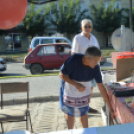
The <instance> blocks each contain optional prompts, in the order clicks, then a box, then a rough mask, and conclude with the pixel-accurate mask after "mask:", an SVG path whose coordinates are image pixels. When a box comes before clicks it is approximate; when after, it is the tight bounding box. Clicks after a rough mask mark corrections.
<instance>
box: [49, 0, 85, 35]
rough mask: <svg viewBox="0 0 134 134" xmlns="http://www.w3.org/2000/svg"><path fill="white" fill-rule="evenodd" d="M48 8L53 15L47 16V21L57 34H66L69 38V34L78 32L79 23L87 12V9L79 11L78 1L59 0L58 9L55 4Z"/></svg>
mask: <svg viewBox="0 0 134 134" xmlns="http://www.w3.org/2000/svg"><path fill="white" fill-rule="evenodd" d="M64 2H65V3H64ZM64 4H65V5H66V6H64ZM50 7H51V12H53V13H54V14H53V15H51V16H49V21H50V23H51V24H53V25H54V26H55V27H56V29H57V32H59V33H66V34H67V37H68V38H70V36H71V34H76V33H78V32H79V31H80V22H81V20H82V19H83V18H85V17H86V15H85V13H87V12H88V10H87V9H85V10H81V7H80V0H76V1H74V0H65V1H64V0H59V3H58V9H57V5H56V3H55V2H52V3H51V4H50Z"/></svg>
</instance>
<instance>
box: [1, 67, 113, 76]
mask: <svg viewBox="0 0 134 134" xmlns="http://www.w3.org/2000/svg"><path fill="white" fill-rule="evenodd" d="M101 70H102V71H106V70H113V68H111V69H101ZM57 75H59V72H54V73H47V74H45V73H44V74H38V75H25V76H3V77H0V79H11V78H26V77H43V76H57Z"/></svg>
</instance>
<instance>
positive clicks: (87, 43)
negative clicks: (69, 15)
mask: <svg viewBox="0 0 134 134" xmlns="http://www.w3.org/2000/svg"><path fill="white" fill-rule="evenodd" d="M91 46H96V47H97V48H99V49H100V47H99V43H98V41H97V39H96V38H95V36H94V35H93V34H91V33H90V40H89V39H88V38H87V37H86V36H85V35H84V34H83V32H81V33H80V34H77V35H76V36H75V37H74V40H73V44H72V50H71V51H72V52H74V53H81V54H84V53H85V51H86V50H87V48H88V47H91Z"/></svg>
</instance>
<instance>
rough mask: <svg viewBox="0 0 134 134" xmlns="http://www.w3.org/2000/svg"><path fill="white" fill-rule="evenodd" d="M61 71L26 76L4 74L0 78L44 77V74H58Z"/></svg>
mask: <svg viewBox="0 0 134 134" xmlns="http://www.w3.org/2000/svg"><path fill="white" fill-rule="evenodd" d="M57 75H59V72H54V73H47V74H38V75H26V76H3V77H0V79H10V78H26V77H43V76H57Z"/></svg>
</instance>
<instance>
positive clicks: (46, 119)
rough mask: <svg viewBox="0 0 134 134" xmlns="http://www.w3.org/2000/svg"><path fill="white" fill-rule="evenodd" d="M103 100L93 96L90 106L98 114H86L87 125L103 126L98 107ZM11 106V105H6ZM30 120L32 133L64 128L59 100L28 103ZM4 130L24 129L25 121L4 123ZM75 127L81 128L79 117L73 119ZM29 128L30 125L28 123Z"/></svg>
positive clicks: (65, 126) (101, 104) (102, 103)
mask: <svg viewBox="0 0 134 134" xmlns="http://www.w3.org/2000/svg"><path fill="white" fill-rule="evenodd" d="M103 105H104V101H103V99H102V98H101V97H93V98H92V99H91V103H90V106H91V107H93V108H95V109H97V110H98V111H99V113H98V114H88V123H89V127H100V126H104V124H103V121H102V118H101V114H100V109H101V107H103ZM19 106H26V105H25V104H22V105H19ZM6 107H7V108H11V107H12V106H6ZM30 112H31V120H32V125H33V131H34V133H44V132H52V131H60V130H66V129H67V125H66V121H65V115H64V114H63V112H62V111H61V110H60V109H59V102H58V101H55V102H52V101H49V102H40V103H30ZM3 126H4V130H5V132H9V131H13V130H26V122H19V123H18V122H17V123H16V122H12V123H4V125H3ZM74 128H75V129H78V128H82V126H81V123H80V121H79V118H76V120H75V125H74ZM29 130H30V125H29ZM0 132H1V129H0Z"/></svg>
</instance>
